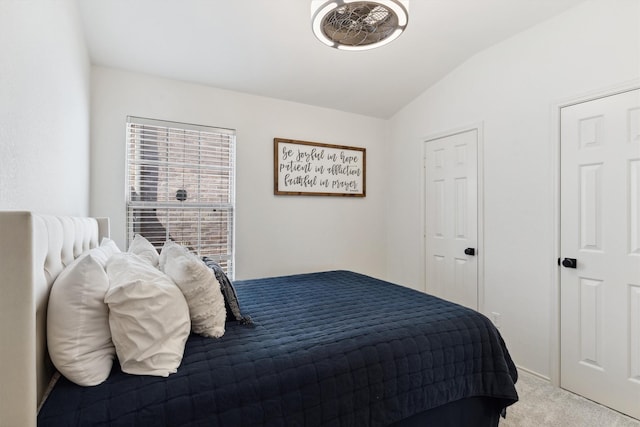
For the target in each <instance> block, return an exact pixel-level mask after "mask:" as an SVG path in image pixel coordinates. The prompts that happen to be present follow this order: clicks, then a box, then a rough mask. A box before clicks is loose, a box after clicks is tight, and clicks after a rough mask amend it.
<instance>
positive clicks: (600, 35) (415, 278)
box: [387, 0, 640, 376]
mask: <svg viewBox="0 0 640 427" xmlns="http://www.w3.org/2000/svg"><path fill="white" fill-rule="evenodd" d="M639 5H640V2H639V1H638V0H595V1H588V2H586V3H584V4H582V5H580V6H578V7H577V8H575V9H572V10H570V11H568V12H566V13H565V14H563V15H560V16H558V17H556V18H554V19H552V20H550V21H547V22H545V23H542V24H540V25H538V26H536V27H534V28H531V29H529V30H527V31H525V32H523V33H520V34H519V35H517V36H515V37H513V38H511V39H509V40H506V41H504V42H502V43H500V44H498V45H496V46H494V47H492V48H490V49H488V50H486V51H484V52H482V53H480V54H478V55H476V56H474V57H473V58H471V59H469V60H468V61H467V62H466V63H464V64H463V65H461V66H460V67H458V68H457V69H456V70H454V71H453V72H452V73H450V74H449V75H448V76H447V77H445V78H444V79H442V80H441V81H440V82H439V83H438V84H436V85H435V86H433V87H432V88H430V89H429V90H427V91H426V92H425V93H423V94H422V95H421V96H419V97H418V98H417V99H416V100H414V102H412V103H411V104H410V105H408V106H407V107H405V108H404V109H403V110H402V111H401V112H400V113H398V114H397V115H396V116H395V117H394V118H393V119H392V120H391V123H390V126H391V131H390V132H391V134H390V141H391V150H392V152H391V154H390V159H389V160H388V161H389V164H390V168H389V169H390V170H393V171H394V173H393V174H391V175H390V177H389V178H390V186H391V188H392V189H394V191H389V192H388V193H389V195H390V200H389V205H388V209H387V223H388V228H387V230H388V233H389V234H388V242H387V243H388V263H389V264H388V271H389V277H390V279H392V280H395V281H398V282H401V283H404V284H406V285H408V286H411V287H414V288H416V289H423V288H424V272H423V269H424V262H423V260H422V259H421V256H416V254H422V253H424V250H423V239H422V234H421V231H422V229H423V207H422V205H421V203H422V200H423V186H422V179H423V175H422V157H423V141H424V140H425V139H426V137H428V136H430V135H434V134H436V133H439V132H444V131H447V130H450V129H455V128H459V127H461V126H466V125H468V124H472V123H478V122H482V123H483V124H484V153H483V154H484V166H485V172H484V194H485V202H484V217H485V222H484V227H485V228H484V230H485V246H484V255H485V276H484V283H485V307H484V311H485V313H489V312H492V311H495V312H499V313H501V314H502V332H503V334H504V336H505V339H506V341H507V344H508V346H509V348H510V350H511V352H512V355H513V356H514V359H515V361H516V363H518V364H519V365H520V366H523V367H525V368H527V369H530V370H532V371H535V372H537V373H539V374H542V375H546V376H548V375H549V373H550V363H549V362H550V330H551V325H550V323H549V318H550V315H551V307H552V302H553V301H552V298H553V296H552V289H551V281H552V277H553V275H554V274H556V271H557V266H556V264H555V259H554V258H553V257H554V249H553V248H554V235H553V221H554V215H555V212H554V207H553V172H554V171H553V169H552V165H551V163H550V161H551V159H552V147H553V134H554V132H556V129H554V128H552V118H551V111H552V106H553V105H554V104H557V103H559V102H561V101H564V100H567V99H568V98H574V97H577V96H580V95H585V94H587V93H589V92H592V91H596V90H600V89H604V88H608V87H611V86H614V85H618V84H621V83H623V82H628V81H630V80H633V79H637V78H638V77H640V57H639V56H640V7H639Z"/></svg>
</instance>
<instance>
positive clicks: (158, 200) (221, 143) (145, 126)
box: [126, 116, 235, 278]
mask: <svg viewBox="0 0 640 427" xmlns="http://www.w3.org/2000/svg"><path fill="white" fill-rule="evenodd" d="M126 186H127V187H126V188H127V190H126V197H127V202H126V204H127V245H129V244H130V243H131V241H132V240H133V238H134V236H135V235H136V234H141V235H143V236H144V237H145V238H147V239H148V240H149V241H150V242H151V243H152V244H153V245H154V246H155V247H156V248H157V249H160V248H162V245H163V244H164V242H165V241H166V240H169V239H170V240H173V241H175V242H177V243H180V244H182V245H184V246H186V247H187V248H189V249H190V250H191V251H192V252H194V253H196V254H197V255H198V256H208V257H210V258H211V259H214V260H215V261H216V262H218V263H219V264H220V266H221V267H222V268H223V269H224V270H225V271H226V272H227V274H228V275H229V276H230V277H232V278H233V276H234V268H233V261H234V213H235V131H233V130H228V129H221V128H215V127H209V126H201V125H193V124H187V123H177V122H168V121H161V120H153V119H145V118H140V117H132V116H130V117H128V118H127V178H126Z"/></svg>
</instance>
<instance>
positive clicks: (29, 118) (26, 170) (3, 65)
mask: <svg viewBox="0 0 640 427" xmlns="http://www.w3.org/2000/svg"><path fill="white" fill-rule="evenodd" d="M76 7H77V6H76V3H75V2H74V1H73V0H56V1H35V0H3V1H0V52H1V53H2V54H1V55H0V209H11V210H14V209H18V210H34V211H38V212H44V213H52V214H61V215H62V214H67V215H87V214H88V212H89V90H90V86H89V84H90V77H89V74H90V65H89V57H88V55H87V50H86V46H85V44H84V35H83V33H82V29H81V26H80V21H79V17H78V13H77V9H76Z"/></svg>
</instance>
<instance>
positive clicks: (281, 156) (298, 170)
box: [273, 138, 367, 197]
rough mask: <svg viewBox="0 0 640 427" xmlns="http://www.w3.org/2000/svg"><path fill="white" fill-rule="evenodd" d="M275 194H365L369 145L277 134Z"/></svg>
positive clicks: (274, 142)
mask: <svg viewBox="0 0 640 427" xmlns="http://www.w3.org/2000/svg"><path fill="white" fill-rule="evenodd" d="M273 160H274V162H273V169H274V170H273V175H274V191H273V192H274V194H276V195H290V196H342V197H365V195H366V183H367V179H366V178H367V167H366V166H367V163H366V149H365V148H359V147H349V146H345V145H332V144H321V143H317V142H308V141H296V140H293V139H282V138H274V140H273Z"/></svg>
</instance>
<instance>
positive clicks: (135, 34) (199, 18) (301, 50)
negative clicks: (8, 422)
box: [78, 0, 585, 118]
mask: <svg viewBox="0 0 640 427" xmlns="http://www.w3.org/2000/svg"><path fill="white" fill-rule="evenodd" d="M583 1H585V0H410V3H409V24H408V27H407V30H406V32H405V33H404V34H403V35H402V36H400V38H399V39H397V40H395V41H394V42H392V43H391V44H389V45H387V46H383V47H380V48H377V49H373V50H369V51H359V52H346V51H339V50H336V49H332V48H329V47H327V46H325V45H323V44H322V43H320V42H319V41H318V40H317V39H316V38H315V36H314V35H313V34H312V32H311V20H310V18H311V10H310V5H311V0H108V1H105V0H78V3H79V5H80V14H81V19H82V22H83V25H84V29H85V34H86V41H87V45H88V48H89V54H90V57H91V60H92V62H93V63H94V64H96V65H101V66H106V67H114V68H119V69H124V70H130V71H136V72H142V73H147V74H152V75H156V76H161V77H167V78H171V79H177V80H182V81H188V82H194V83H199V84H204V85H209V86H214V87H217V88H221V89H229V90H233V91H239V92H244V93H250V94H255V95H260V96H266V97H271V98H278V99H283V100H289V101H294V102H299V103H304V104H311V105H316V106H320V107H327V108H332V109H337V110H342V111H348V112H352V113H357V114H363V115H367V116H372V117H380V118H388V117H391V116H392V115H393V114H394V113H396V112H397V111H398V110H399V109H401V108H402V107H403V106H405V105H406V104H408V103H409V102H410V101H411V100H413V99H414V98H415V97H416V96H418V95H419V94H420V93H422V92H423V91H425V90H426V89H427V88H429V87H430V86H431V85H433V84H434V83H436V82H437V81H438V80H440V79H441V78H442V77H443V76H445V75H446V74H447V73H449V72H450V71H451V70H452V69H454V68H455V67H457V66H458V65H460V64H461V63H463V62H464V61H465V60H467V59H468V58H470V57H472V56H473V55H474V54H476V53H477V52H479V51H482V50H484V49H486V48H488V47H489V46H491V45H494V44H496V43H498V42H500V41H501V40H504V39H506V38H509V37H511V36H512V35H514V34H516V33H518V32H520V31H523V30H525V29H527V28H529V27H531V26H534V25H536V24H537V23H540V22H542V21H544V20H546V19H549V18H550V17H552V16H554V15H557V14H559V13H562V12H563V11H565V10H567V9H569V8H571V7H573V6H575V5H577V4H578V3H581V2H583Z"/></svg>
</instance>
